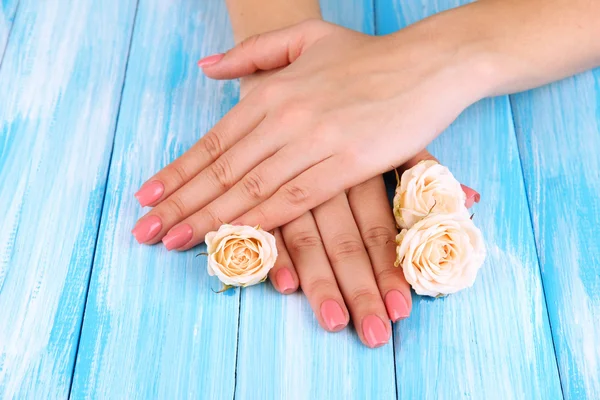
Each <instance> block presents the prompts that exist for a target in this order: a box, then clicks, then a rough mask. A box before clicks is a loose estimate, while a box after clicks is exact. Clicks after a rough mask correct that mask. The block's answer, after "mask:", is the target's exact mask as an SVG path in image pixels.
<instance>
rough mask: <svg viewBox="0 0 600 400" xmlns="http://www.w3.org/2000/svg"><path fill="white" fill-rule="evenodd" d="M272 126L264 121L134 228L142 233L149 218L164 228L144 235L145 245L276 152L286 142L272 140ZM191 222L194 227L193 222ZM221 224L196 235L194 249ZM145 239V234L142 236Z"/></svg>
mask: <svg viewBox="0 0 600 400" xmlns="http://www.w3.org/2000/svg"><path fill="white" fill-rule="evenodd" d="M270 126H271V124H270V123H269V121H267V120H266V119H265V120H263V122H262V123H261V124H260V125H259V126H258V127H257V128H256V129H255V130H254V131H253V132H251V133H250V134H248V135H247V136H245V137H244V138H242V139H241V140H240V141H239V143H238V144H236V145H234V146H233V147H232V148H231V149H229V150H228V151H226V152H225V154H223V155H221V156H220V157H219V158H218V159H216V160H215V161H214V162H213V163H211V164H210V165H209V166H207V167H206V168H205V169H203V170H202V171H200V172H199V173H198V174H197V175H196V176H195V177H194V178H192V179H191V180H190V181H189V182H187V183H185V184H184V185H183V186H182V187H180V188H179V189H178V190H176V191H175V192H174V193H172V194H171V195H170V196H168V197H167V198H166V199H165V200H163V201H161V202H160V203H158V204H157V205H156V207H154V208H153V209H152V210H151V211H150V212H148V213H147V214H146V215H145V216H144V217H142V218H141V219H140V221H138V222H137V224H136V227H135V228H134V231H136V232H137V231H138V230H139V228H138V227H139V226H142V227H143V226H144V224H145V222H144V221H145V220H147V219H152V220H156V221H160V229H158V230H157V231H156V232H154V234H153V235H152V237H150V238H149V237H148V235H146V236H144V238H146V240H144V241H143V242H144V243H148V244H154V243H157V242H159V241H160V240H161V239H163V237H164V235H165V234H166V233H167V232H168V231H169V230H170V229H171V228H172V227H173V226H174V225H175V224H177V223H180V222H182V221H183V220H184V219H185V218H187V217H189V216H190V215H192V214H193V213H195V212H197V211H199V210H200V209H202V208H203V207H205V206H206V205H207V204H209V203H210V202H211V201H213V200H214V199H216V198H217V197H218V196H220V195H222V194H223V193H225V192H226V191H227V190H228V189H230V188H231V187H232V186H233V185H234V183H235V182H237V181H239V180H240V179H241V178H242V177H243V176H244V175H245V174H246V173H247V172H248V171H250V170H251V169H252V168H253V167H255V166H256V165H257V164H259V163H260V162H261V161H262V160H264V159H265V158H268V157H269V156H271V155H272V154H273V153H275V152H276V151H277V150H278V149H279V147H280V146H281V145H282V143H281V140H279V137H278V136H277V137H275V138H273V139H271V138H270V136H269V127H270ZM248 208H249V207H248ZM240 214H241V211H240ZM238 215H239V214H235V215H233V216H231V215H221V216H220V218H221V221H230V219H228V218H234V217H237V216H238ZM187 223H188V224H189V225H190V226H192V227H193V225H191V224H190V223H189V221H187ZM221 224H222V222H220V223H218V224H217V225H214V224H212V225H211V226H209V227H207V229H206V230H204V231H203V232H202V233H201V234H198V235H196V236H197V237H198V239H199V240H197V241H195V242H194V243H190V247H192V246H193V245H196V244H198V243H200V242H201V241H203V240H204V235H206V233H207V232H209V231H211V230H214V229H216V228H217V227H218V226H219V225H221ZM136 237H137V236H136ZM141 237H142V235H140V238H141ZM138 241H139V240H138Z"/></svg>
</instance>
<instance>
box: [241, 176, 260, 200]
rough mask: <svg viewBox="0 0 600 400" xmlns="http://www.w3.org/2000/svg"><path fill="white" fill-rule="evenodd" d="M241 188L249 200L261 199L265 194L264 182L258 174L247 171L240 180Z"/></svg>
mask: <svg viewBox="0 0 600 400" xmlns="http://www.w3.org/2000/svg"><path fill="white" fill-rule="evenodd" d="M242 190H243V191H244V193H245V195H246V197H247V198H249V199H251V200H262V199H263V198H264V196H265V183H264V181H263V179H262V178H261V177H260V175H259V174H255V173H249V174H248V175H246V177H245V178H244V179H243V180H242Z"/></svg>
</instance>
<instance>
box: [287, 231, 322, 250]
mask: <svg viewBox="0 0 600 400" xmlns="http://www.w3.org/2000/svg"><path fill="white" fill-rule="evenodd" d="M289 247H290V249H291V250H292V251H295V252H300V251H304V250H307V249H316V248H320V247H323V241H322V240H321V237H320V236H319V235H318V234H314V233H312V232H298V233H297V234H296V235H294V237H293V238H292V239H291V240H290V245H289Z"/></svg>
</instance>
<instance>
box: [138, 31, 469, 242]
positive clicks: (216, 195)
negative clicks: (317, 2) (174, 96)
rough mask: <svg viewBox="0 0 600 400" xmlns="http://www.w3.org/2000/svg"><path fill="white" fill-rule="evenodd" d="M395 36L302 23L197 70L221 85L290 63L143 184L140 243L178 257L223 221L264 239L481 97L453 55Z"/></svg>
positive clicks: (416, 36)
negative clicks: (264, 232)
mask: <svg viewBox="0 0 600 400" xmlns="http://www.w3.org/2000/svg"><path fill="white" fill-rule="evenodd" d="M402 38H403V39H402V40H399V39H400V38H396V37H390V36H385V37H371V36H367V35H363V34H360V33H357V32H353V31H350V30H347V29H344V28H341V27H338V26H335V25H331V24H327V23H324V22H319V21H309V22H307V23H302V24H300V25H297V26H295V27H292V28H289V29H283V30H281V31H276V32H272V33H267V34H264V35H259V36H255V37H253V38H250V39H249V40H247V41H245V42H243V43H242V44H240V45H239V46H237V47H235V48H234V49H232V50H231V51H230V52H228V53H227V54H226V55H225V57H224V58H222V59H221V60H220V61H218V62H217V63H215V64H212V65H208V66H204V72H205V73H206V74H207V75H208V76H211V77H213V78H224V79H229V78H234V77H238V76H245V75H248V74H251V73H253V72H255V71H256V70H259V69H260V70H270V69H274V68H279V67H283V66H286V65H287V64H288V63H292V64H291V65H290V66H289V67H287V68H285V69H284V70H282V71H280V72H278V73H277V74H275V75H273V76H272V77H271V78H269V79H267V80H266V81H265V82H264V83H263V84H261V85H259V86H258V87H257V88H256V89H255V90H253V91H252V92H251V93H250V94H249V95H248V96H247V97H245V98H244V99H242V100H241V101H240V103H239V104H238V105H236V106H235V107H234V108H233V109H232V110H231V111H230V112H229V113H228V114H227V115H226V116H225V117H224V118H223V119H222V120H221V121H220V122H219V123H217V125H215V127H214V128H213V129H212V130H211V131H210V132H208V133H207V134H206V135H205V136H204V137H203V138H202V139H200V141H199V142H198V143H197V144H196V145H194V146H193V147H192V148H191V149H190V150H189V151H188V152H186V153H185V154H184V155H182V156H181V157H180V158H178V159H177V160H175V161H174V162H173V163H171V164H170V165H168V166H167V167H165V168H164V169H163V170H162V171H160V172H159V173H158V174H156V175H155V176H154V177H152V178H151V179H150V180H149V181H148V182H147V183H146V184H144V186H143V187H142V189H141V190H140V191H139V192H138V199H140V202H141V203H142V205H155V206H156V207H155V208H154V209H153V210H152V211H151V212H149V213H148V214H147V215H146V216H144V217H143V218H142V221H144V220H148V218H151V220H149V221H150V222H152V224H153V225H152V226H153V227H154V229H153V230H152V232H151V233H152V235H146V236H144V237H142V238H141V239H142V240H141V241H142V242H146V243H156V242H158V241H159V240H160V239H161V238H163V236H164V238H163V242H164V243H165V245H166V246H167V248H169V249H173V248H177V249H180V250H185V249H188V248H190V247H193V246H194V245H196V244H198V243H200V242H201V241H203V240H204V236H205V234H206V233H207V232H209V231H211V230H214V229H216V228H217V227H218V226H220V225H221V224H222V223H223V222H234V223H241V224H244V225H259V224H260V225H261V226H262V227H263V228H264V229H268V230H270V229H273V228H275V227H277V226H281V225H283V224H285V223H286V222H289V221H291V220H293V219H295V218H297V217H299V216H300V215H302V214H303V213H305V212H306V211H308V210H310V209H312V208H314V207H316V206H318V205H319V204H321V203H323V202H325V201H326V200H328V199H330V198H332V197H333V196H335V195H336V194H338V193H340V192H342V191H343V190H344V189H347V188H350V187H352V186H355V185H357V184H359V183H361V182H364V181H366V180H368V179H369V178H371V177H373V176H376V175H378V174H380V173H382V172H384V171H386V170H389V169H391V168H392V167H393V166H398V165H400V164H402V163H404V162H405V161H407V160H408V159H409V158H410V157H411V156H413V155H415V154H416V153H417V152H418V151H419V150H421V149H422V148H424V147H425V146H426V145H427V144H428V143H429V141H431V140H432V139H433V138H434V137H435V136H436V135H437V134H439V133H440V132H441V131H442V130H443V129H444V128H445V127H446V126H447V125H448V124H449V123H450V122H451V121H452V120H453V119H454V118H455V117H456V116H457V115H458V114H459V113H460V112H461V111H462V110H463V109H464V108H465V107H466V106H468V105H469V104H470V103H471V102H473V101H474V100H475V99H476V98H477V96H478V94H479V92H477V91H476V90H475V89H474V88H473V87H474V86H477V85H476V84H475V82H473V83H472V84H469V85H467V84H464V76H463V75H465V74H466V71H465V70H464V69H463V68H462V64H461V63H459V62H458V60H457V58H459V57H458V56H457V55H456V54H455V51H454V50H455V49H447V48H445V47H443V46H441V45H440V46H441V47H442V48H441V49H438V48H437V47H438V45H435V46H434V45H432V44H431V43H430V42H431V41H430V40H428V39H429V38H428V37H427V35H423V34H421V33H420V32H419V30H416V31H415V30H410V31H408V33H406V34H405V35H404V36H402ZM432 47H434V48H433V49H432ZM150 222H144V224H145V225H150ZM138 224H139V222H138ZM167 232H168V233H167ZM165 234H166V236H165ZM138 239H139V238H138Z"/></svg>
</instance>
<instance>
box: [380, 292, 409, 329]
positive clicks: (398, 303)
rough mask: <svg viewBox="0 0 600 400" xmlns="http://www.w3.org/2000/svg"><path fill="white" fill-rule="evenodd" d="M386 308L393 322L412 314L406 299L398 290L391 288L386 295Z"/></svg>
mask: <svg viewBox="0 0 600 400" xmlns="http://www.w3.org/2000/svg"><path fill="white" fill-rule="evenodd" d="M385 308H386V309H387V312H388V316H389V317H390V319H391V320H392V321H393V322H396V321H398V320H400V319H404V318H407V317H408V316H409V315H410V311H409V310H408V303H407V301H406V299H405V298H404V296H402V293H400V292H399V291H397V290H390V291H389V292H388V294H386V295H385Z"/></svg>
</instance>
